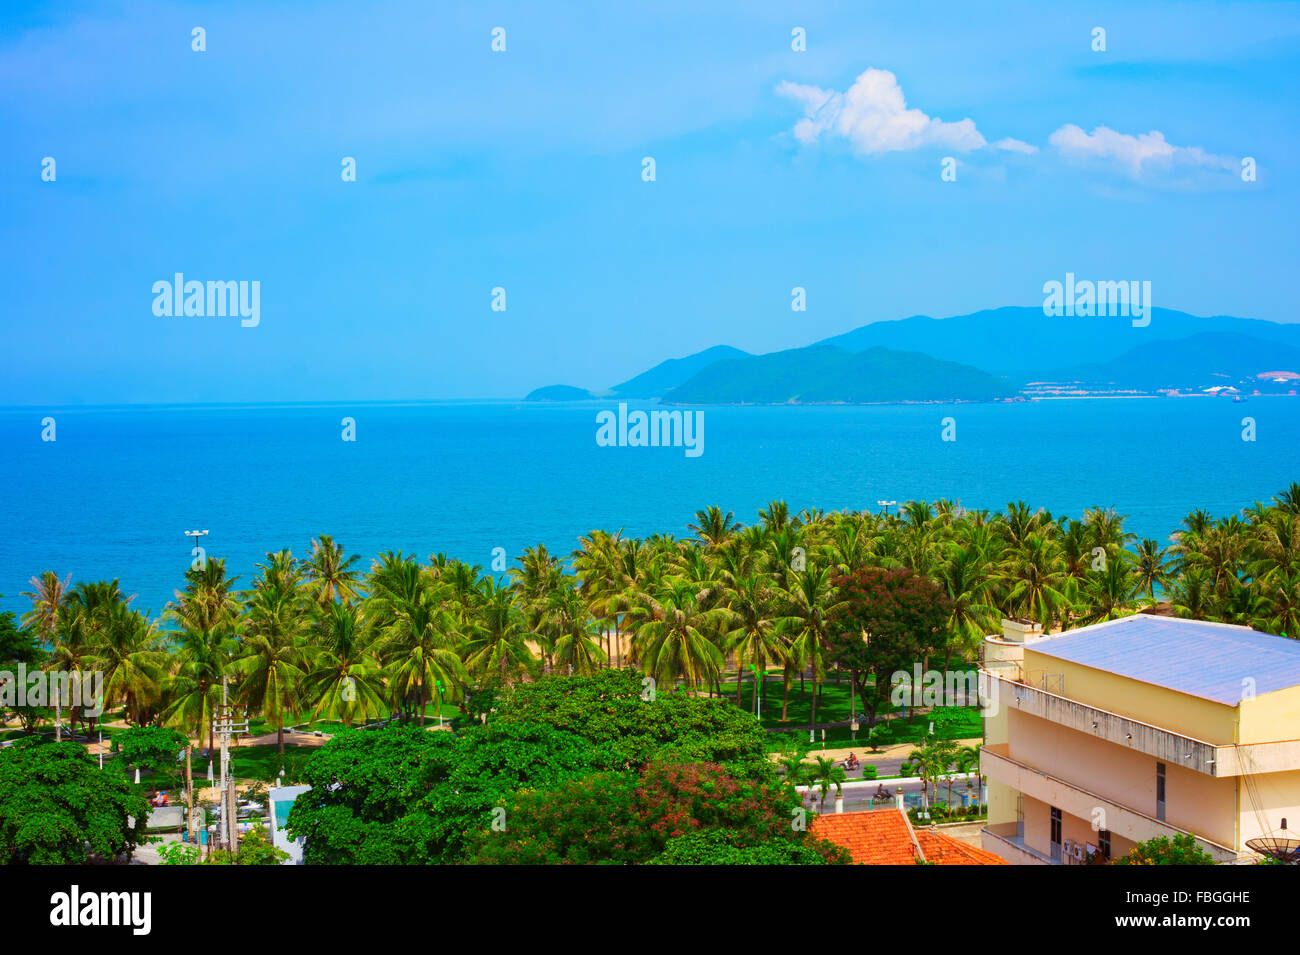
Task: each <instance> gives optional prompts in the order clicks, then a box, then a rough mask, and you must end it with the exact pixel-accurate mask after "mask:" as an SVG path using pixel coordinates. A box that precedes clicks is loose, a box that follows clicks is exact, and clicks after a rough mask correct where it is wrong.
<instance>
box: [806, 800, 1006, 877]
mask: <svg viewBox="0 0 1300 955" xmlns="http://www.w3.org/2000/svg"><path fill="white" fill-rule="evenodd" d="M812 834H813V835H815V836H818V837H819V838H822V839H825V840H826V841H828V842H833V843H835V844H836V845H840V846H843V847H844V848H846V849H848V850H849V854H850V855H851V856H852V857H853V861H854V863H855V864H857V865H917V864H919V863H926V862H929V863H933V864H935V865H1006V863H1005V862H1004V861H1003V860H1002V859H1001V858H999V857H998V856H997V855H996V854H995V853H992V852H986V851H985V850H983V849H981V848H979V847H978V846H972V845H969V844H967V843H965V842H962V841H960V840H958V839H954V838H953V837H952V836H949V835H946V834H945V833H943V832H940V831H938V830H937V829H921V830H916V829H913V828H912V821H911V820H910V819H908V818H907V813H905V812H903V811H902V810H901V809H878V810H876V811H875V812H844V813H836V814H834V815H825V816H818V817H817V818H816V819H814V820H813V824H812Z"/></svg>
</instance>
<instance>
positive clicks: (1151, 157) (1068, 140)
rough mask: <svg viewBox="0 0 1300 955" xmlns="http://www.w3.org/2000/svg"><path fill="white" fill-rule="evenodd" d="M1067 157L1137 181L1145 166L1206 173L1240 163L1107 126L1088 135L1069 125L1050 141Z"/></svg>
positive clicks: (1150, 135)
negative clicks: (1113, 168)
mask: <svg viewBox="0 0 1300 955" xmlns="http://www.w3.org/2000/svg"><path fill="white" fill-rule="evenodd" d="M1047 141H1048V142H1049V143H1051V144H1052V145H1053V146H1055V147H1056V148H1057V150H1059V151H1060V153H1061V154H1062V155H1064V156H1067V157H1070V158H1072V159H1101V160H1109V161H1112V162H1115V163H1118V164H1119V165H1121V166H1123V167H1124V168H1125V169H1126V170H1127V171H1128V172H1129V173H1130V174H1131V175H1133V176H1134V177H1137V176H1140V175H1141V174H1142V170H1143V163H1153V164H1157V165H1168V164H1171V163H1176V164H1179V165H1184V166H1199V167H1202V168H1205V169H1235V168H1236V167H1237V160H1235V159H1233V158H1232V157H1231V156H1216V155H1214V154H1213V153H1207V152H1206V151H1205V150H1204V149H1201V148H1200V147H1199V146H1175V145H1173V144H1172V143H1170V142H1168V141H1167V140H1166V139H1165V134H1164V133H1162V132H1159V131H1157V130H1152V131H1151V132H1149V133H1141V134H1140V135H1137V136H1131V135H1129V134H1128V133H1119V132H1116V131H1115V130H1113V129H1110V128H1108V127H1106V126H1098V127H1097V128H1096V129H1094V130H1093V131H1092V132H1091V133H1086V132H1084V131H1083V130H1082V129H1080V128H1079V127H1078V126H1075V125H1074V124H1073V123H1067V124H1066V125H1064V126H1062V127H1061V128H1060V129H1058V130H1057V131H1056V132H1054V133H1052V135H1051V136H1049V137H1048V138H1047Z"/></svg>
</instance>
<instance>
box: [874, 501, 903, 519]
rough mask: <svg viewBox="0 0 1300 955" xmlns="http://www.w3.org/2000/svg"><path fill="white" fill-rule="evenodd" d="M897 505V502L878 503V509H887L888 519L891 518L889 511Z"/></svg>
mask: <svg viewBox="0 0 1300 955" xmlns="http://www.w3.org/2000/svg"><path fill="white" fill-rule="evenodd" d="M896 504H898V502H897V501H876V506H877V507H883V508H884V509H885V516H886V517H887V516H889V509H890V508H891V507H894V506H895V505H896Z"/></svg>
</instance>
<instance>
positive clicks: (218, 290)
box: [153, 272, 262, 328]
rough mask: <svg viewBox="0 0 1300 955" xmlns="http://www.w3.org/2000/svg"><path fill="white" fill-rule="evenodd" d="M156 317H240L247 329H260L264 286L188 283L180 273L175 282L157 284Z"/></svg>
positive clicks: (164, 281) (237, 283)
mask: <svg viewBox="0 0 1300 955" xmlns="http://www.w3.org/2000/svg"><path fill="white" fill-rule="evenodd" d="M153 294H154V296H155V298H154V300H153V313H154V314H155V315H157V316H158V317H159V318H171V317H173V316H175V317H177V318H180V317H181V316H185V317H187V318H217V317H224V316H226V315H231V316H234V315H238V316H240V322H239V324H240V325H242V326H244V328H256V327H257V325H258V323H259V322H261V320H262V283H261V282H259V281H256V280H254V281H252V282H249V281H246V280H245V281H240V282H207V283H204V282H198V281H193V280H191V281H189V282H187V281H185V276H184V275H183V274H182V273H180V272H177V273H176V275H175V278H174V279H173V281H170V282H169V281H167V280H166V279H159V280H158V281H157V282H154V283H153Z"/></svg>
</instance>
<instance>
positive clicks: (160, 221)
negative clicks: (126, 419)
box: [0, 0, 1300, 405]
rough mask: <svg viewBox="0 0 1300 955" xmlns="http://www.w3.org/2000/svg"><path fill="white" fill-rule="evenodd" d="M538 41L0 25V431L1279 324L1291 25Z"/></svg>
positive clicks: (214, 20)
mask: <svg viewBox="0 0 1300 955" xmlns="http://www.w3.org/2000/svg"><path fill="white" fill-rule="evenodd" d="M537 6H538V5H536V4H522V3H521V4H504V3H475V4H459V5H455V4H449V3H432V2H427V0H419V2H374V3H356V2H349V3H317V2H312V3H308V2H272V0H257V2H247V3H242V2H230V0H223V2H221V3H190V4H185V3H171V2H168V3H112V2H107V3H84V4H82V3H72V2H51V3H26V4H25V3H9V4H6V5H5V7H4V8H3V13H0V17H2V18H3V19H0V129H3V131H4V132H3V134H2V135H0V143H2V146H3V148H0V207H2V208H3V209H4V215H3V216H2V217H0V240H2V242H3V249H4V255H3V258H2V260H0V262H2V264H0V280H2V281H3V282H4V287H5V292H6V294H5V306H4V310H3V312H4V317H3V320H2V321H3V329H4V348H3V349H0V404H4V405H12V404H33V405H41V404H47V405H59V404H68V403H96V404H97V403H116V402H188V401H209V402H223V401H236V402H238V401H294V400H304V401H312V400H367V399H372V400H385V399H394V400H400V399H428V398H474V397H511V396H518V395H522V394H524V393H525V392H527V391H528V390H530V389H532V388H533V387H536V386H538V385H543V384H550V383H554V382H566V383H572V384H579V385H583V386H587V387H593V388H600V387H604V386H608V385H610V384H613V383H615V382H618V381H620V380H623V379H625V378H627V377H630V376H631V375H633V374H636V373H638V372H640V371H642V370H644V369H645V368H647V367H649V366H651V365H653V364H655V363H657V362H659V361H661V360H662V359H664V358H668V357H678V356H681V355H685V354H688V353H690V352H694V351H698V350H699V349H702V348H705V347H708V346H710V345H714V344H718V343H727V344H732V345H735V346H738V347H740V348H744V349H747V350H749V351H758V352H761V351H771V350H775V349H780V348H787V347H794V346H798V345H803V344H807V343H808V342H811V341H813V340H816V339H819V338H823V337H826V336H828V335H833V334H837V333H839V332H843V331H846V330H848V329H850V328H853V327H855V326H858V325H861V324H864V323H866V322H870V321H877V320H887V319H895V318H900V317H904V316H907V315H911V314H917V313H923V314H930V315H940V316H943V315H954V314H961V313H965V312H970V311H975V310H978V309H981V308H987V307H993V306H998V305H1009V304H1021V305H1033V304H1038V303H1040V302H1041V300H1042V293H1041V287H1042V284H1043V283H1044V282H1045V281H1048V280H1050V279H1053V278H1056V279H1060V278H1062V277H1063V276H1064V273H1065V272H1066V271H1073V272H1075V273H1076V274H1078V275H1080V276H1089V277H1096V278H1105V279H1146V280H1150V281H1151V282H1152V284H1153V290H1154V291H1153V296H1154V300H1155V304H1156V305H1158V306H1165V307H1170V308H1179V309H1183V310H1185V311H1189V312H1193V313H1197V314H1218V313H1226V314H1235V315H1242V316H1247V317H1253V318H1264V319H1271V320H1275V321H1291V320H1294V319H1295V318H1296V315H1295V312H1294V304H1293V303H1294V300H1295V296H1294V293H1293V289H1292V283H1291V276H1292V275H1293V274H1294V271H1295V263H1296V261H1297V253H1298V252H1300V248H1298V246H1300V238H1298V237H1297V230H1296V227H1295V222H1296V214H1297V211H1298V210H1300V202H1298V201H1297V200H1298V199H1300V192H1298V190H1300V186H1298V184H1297V183H1298V182H1300V161H1298V156H1300V143H1298V142H1297V131H1298V129H1300V123H1298V122H1297V121H1298V119H1300V116H1298V115H1297V114H1298V113H1300V105H1298V104H1300V79H1298V78H1300V69H1298V67H1300V10H1297V8H1296V6H1295V5H1293V4H1267V3H1222V4H1215V3H1166V2H1161V3H1142V2H1131V0H1129V2H1124V3H1113V4H1107V3H1089V4H1078V5H1075V4H1068V3H1065V4H1057V3H1053V4H1042V3H997V2H980V3H977V4H976V3H969V4H964V5H958V4H953V3H951V2H948V0H944V2H934V3H925V2H916V3H907V4H884V3H862V2H845V3H817V2H811V3H799V4H789V3H787V4H766V3H761V2H749V3H744V4H739V3H738V4H733V5H707V4H701V3H699V2H689V3H655V4H652V5H638V6H641V7H644V8H646V9H643V10H641V11H632V10H627V9H622V7H623V6H624V5H622V4H608V3H590V4H576V3H575V4H564V5H553V4H548V5H546V6H547V7H548V9H546V10H540V9H536V7H537ZM557 6H558V9H550V8H553V7H557ZM961 8H964V9H961ZM196 26H197V27H202V28H203V29H204V30H205V31H206V47H207V49H206V51H204V52H195V51H193V50H192V49H191V30H192V29H193V28H194V27H196ZM498 26H499V27H503V28H504V29H505V31H506V50H505V52H501V53H494V52H493V51H492V50H491V39H492V38H491V31H492V29H493V28H494V27H498ZM1098 26H1100V27H1103V28H1104V29H1105V30H1106V47H1107V49H1106V51H1105V52H1104V53H1103V52H1095V51H1094V50H1093V49H1092V45H1093V40H1092V31H1093V28H1094V27H1098ZM795 27H803V28H804V29H805V30H806V36H807V41H806V42H807V49H806V51H803V52H795V51H793V50H792V49H791V30H792V29H793V28H795ZM900 97H901V98H902V99H904V100H905V104H906V105H905V107H903V106H900V105H899V98H900ZM911 111H916V112H911ZM810 112H811V113H813V115H811V116H810V115H809V113H810ZM801 121H803V122H802V123H801ZM1099 127H1103V128H1102V129H1100V130H1099ZM1156 134H1158V135H1156ZM1009 141H1014V142H1009ZM1008 146H1010V147H1012V148H1007V147H1008ZM1030 149H1033V150H1034V151H1032V152H1031V151H1029V150H1030ZM47 156H50V157H54V158H55V160H56V163H57V166H56V170H57V178H56V180H55V181H54V182H44V181H42V179H41V168H42V166H41V164H42V160H43V158H44V157H47ZM345 156H351V157H354V158H355V159H356V163H357V181H356V182H351V183H345V182H343V181H342V180H341V178H340V163H341V160H342V158H343V157H345ZM645 156H653V157H654V158H655V162H656V175H657V179H656V181H654V182H644V181H642V178H641V168H642V162H641V161H642V158H643V157H645ZM945 156H951V157H953V158H955V159H956V160H957V162H958V166H957V180H956V181H955V182H943V181H942V180H941V177H940V164H941V160H942V159H943V158H944V157H945ZM1246 156H1250V157H1253V158H1254V159H1255V160H1256V161H1257V163H1258V179H1257V181H1255V182H1253V183H1243V182H1242V181H1241V177H1240V175H1239V173H1238V171H1237V170H1238V169H1239V163H1240V159H1241V158H1242V157H1246ZM176 272H182V273H184V274H185V275H186V277H187V278H188V279H198V280H248V281H252V280H256V281H259V282H260V283H261V321H260V324H259V325H258V326H257V327H256V328H243V327H241V326H240V323H239V321H238V320H237V319H230V318H194V317H190V318H175V317H172V318H167V317H158V316H156V315H154V314H153V311H152V309H151V305H152V301H153V293H152V291H151V289H152V286H153V283H154V282H156V281H158V280H163V279H167V280H169V279H171V277H172V275H173V274H174V273H176ZM496 286H501V287H504V288H505V289H506V294H507V310H506V311H505V312H494V311H492V310H491V308H490V303H491V290H492V289H493V288H494V287H496ZM794 286H803V287H805V288H806V289H807V295H808V310H807V311H806V312H802V313H796V312H792V311H791V309H790V290H791V288H792V287H794Z"/></svg>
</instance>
